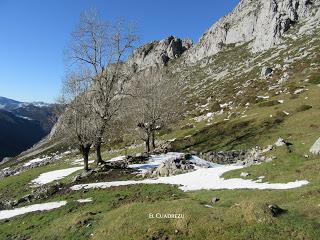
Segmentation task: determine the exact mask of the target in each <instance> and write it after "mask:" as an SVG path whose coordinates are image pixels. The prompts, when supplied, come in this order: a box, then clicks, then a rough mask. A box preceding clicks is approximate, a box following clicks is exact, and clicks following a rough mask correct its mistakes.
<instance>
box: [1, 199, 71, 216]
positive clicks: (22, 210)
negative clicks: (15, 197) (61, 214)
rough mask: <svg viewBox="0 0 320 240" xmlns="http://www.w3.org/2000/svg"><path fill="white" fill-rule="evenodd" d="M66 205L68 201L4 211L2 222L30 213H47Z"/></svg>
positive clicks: (2, 212)
mask: <svg viewBox="0 0 320 240" xmlns="http://www.w3.org/2000/svg"><path fill="white" fill-rule="evenodd" d="M66 204H67V202H66V201H60V202H50V203H41V204H34V205H30V206H26V207H21V208H16V209H12V210H3V211H0V220H3V219H8V218H12V217H15V216H18V215H22V214H25V213H30V212H36V211H47V210H51V209H55V208H59V207H62V206H64V205H66Z"/></svg>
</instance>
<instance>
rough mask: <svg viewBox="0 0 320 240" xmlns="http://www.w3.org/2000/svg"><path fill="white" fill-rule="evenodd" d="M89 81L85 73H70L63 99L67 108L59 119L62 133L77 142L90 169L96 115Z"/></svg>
mask: <svg viewBox="0 0 320 240" xmlns="http://www.w3.org/2000/svg"><path fill="white" fill-rule="evenodd" d="M88 87H89V82H88V80H87V78H86V77H85V76H84V75H83V74H74V73H73V74H70V75H69V76H68V77H67V78H66V80H65V82H64V84H63V93H62V96H63V97H62V99H63V104H64V105H65V106H66V110H65V112H64V114H63V115H61V118H60V119H59V124H60V128H59V131H60V135H62V134H63V136H64V138H66V140H67V141H68V143H69V144H70V143H71V144H75V145H76V146H77V147H78V148H79V151H80V153H81V154H82V156H83V161H84V169H85V170H88V169H89V166H88V159H89V152H90V148H91V146H92V144H93V140H92V139H93V136H94V134H95V131H96V129H95V124H93V123H95V122H96V121H97V119H95V118H96V117H95V115H94V114H92V111H91V107H90V105H89V102H90V99H89V97H88V94H87V90H88Z"/></svg>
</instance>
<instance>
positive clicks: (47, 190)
mask: <svg viewBox="0 0 320 240" xmlns="http://www.w3.org/2000/svg"><path fill="white" fill-rule="evenodd" d="M61 188H62V184H60V183H57V184H54V185H51V186H42V187H39V188H35V189H34V190H32V192H31V194H27V195H25V196H23V197H21V198H18V199H15V200H3V201H0V210H4V209H10V208H13V207H16V206H18V205H20V204H24V203H29V202H31V201H32V200H39V199H47V198H49V197H50V196H52V195H53V194H55V193H57V192H58V191H59V190H60V189H61Z"/></svg>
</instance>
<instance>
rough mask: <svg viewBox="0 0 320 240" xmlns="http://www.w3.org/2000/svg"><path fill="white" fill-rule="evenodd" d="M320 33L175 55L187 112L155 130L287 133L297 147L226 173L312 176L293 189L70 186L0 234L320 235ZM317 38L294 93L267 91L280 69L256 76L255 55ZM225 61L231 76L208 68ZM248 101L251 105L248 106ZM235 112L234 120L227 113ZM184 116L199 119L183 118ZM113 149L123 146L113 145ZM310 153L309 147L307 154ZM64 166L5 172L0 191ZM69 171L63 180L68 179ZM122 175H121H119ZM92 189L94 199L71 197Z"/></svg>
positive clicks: (226, 144)
mask: <svg viewBox="0 0 320 240" xmlns="http://www.w3.org/2000/svg"><path fill="white" fill-rule="evenodd" d="M319 35H320V34H319V31H318V32H317V33H316V34H315V35H314V36H306V37H305V38H303V39H299V40H297V41H295V42H294V43H292V44H291V45H290V47H289V49H284V50H277V49H276V50H274V49H270V50H268V51H265V52H262V53H258V54H251V53H250V52H249V51H248V49H247V47H248V44H244V45H241V46H236V47H234V46H226V47H225V48H224V50H223V51H222V52H220V53H219V54H217V55H216V56H215V57H213V58H208V59H205V60H203V61H204V62H205V61H207V62H208V63H207V65H206V66H205V67H204V66H201V65H200V64H196V65H194V66H191V67H190V66H185V65H183V64H182V63H181V62H182V61H183V57H182V59H181V60H180V59H176V60H175V61H173V62H171V63H170V64H169V67H168V71H169V72H170V71H171V72H174V71H173V69H178V68H179V69H180V70H177V71H176V72H175V73H172V74H171V77H172V78H173V79H176V80H185V81H188V84H185V85H186V88H185V94H186V101H187V103H188V105H189V108H188V110H189V113H188V117H187V118H186V119H184V120H183V121H181V122H179V123H176V124H174V125H173V126H170V129H171V130H170V131H166V132H163V133H161V134H160V135H159V138H160V139H161V140H169V139H176V141H174V143H173V144H174V148H175V150H177V151H197V152H206V151H220V150H231V149H248V148H252V147H255V146H260V147H266V146H268V145H269V144H273V143H274V142H275V141H276V140H277V139H278V138H279V137H282V138H284V139H286V140H288V141H290V142H291V143H292V144H293V146H292V147H291V150H292V151H291V152H289V151H288V150H287V148H286V147H279V148H276V149H274V150H272V151H270V152H269V153H268V155H269V156H275V157H276V159H275V160H274V161H272V162H268V163H263V164H260V165H255V166H251V167H249V168H246V169H240V170H235V171H231V172H227V173H225V174H224V176H223V177H224V178H239V177H240V173H241V172H242V171H246V172H249V173H250V174H251V175H250V176H249V177H247V179H252V180H257V178H258V177H259V176H265V179H263V181H264V182H270V183H287V182H290V181H295V180H308V181H309V182H310V183H309V184H308V185H306V186H304V187H301V188H296V189H291V190H219V191H209V190H207V191H195V192H187V193H184V192H182V191H181V190H179V189H178V187H174V186H168V185H135V186H127V187H113V188H110V189H105V190H102V189H101V190H81V191H77V192H72V191H66V190H64V191H62V192H61V193H58V194H55V195H53V196H52V197H50V198H49V199H47V200H38V201H36V202H35V203H40V202H49V201H57V200H67V201H68V204H67V205H66V206H64V207H61V208H59V209H56V210H52V211H48V212H41V213H30V214H26V215H23V216H18V217H16V218H13V219H10V220H9V221H2V222H1V224H0V239H201V240H202V239H221V240H225V239H228V240H229V239H236V240H239V239H240V240H241V239H245V240H247V239H284V240H287V239H320V217H319V216H320V200H319V199H320V174H319V173H320V157H319V156H311V155H310V153H309V149H310V147H311V146H312V144H313V143H314V142H315V141H316V139H318V138H319V130H320V120H319V119H320V111H319V110H320V88H319V87H318V86H317V85H318V84H320V82H319V70H317V69H316V68H314V67H312V66H311V64H312V63H318V64H319ZM312 38H317V39H316V40H317V42H316V44H315V48H314V49H313V51H314V53H315V55H314V56H312V57H311V56H308V58H305V59H302V60H298V59H297V60H295V61H294V62H293V63H292V65H291V66H290V67H289V68H288V69H287V70H286V71H287V72H288V73H289V75H290V78H289V81H288V83H286V84H285V85H283V86H282V87H281V89H282V90H283V89H287V90H288V92H289V94H286V93H283V92H277V91H278V90H270V91H269V90H268V86H270V85H273V84H275V83H277V81H278V80H279V79H280V78H281V77H282V75H283V71H281V70H279V69H275V71H274V74H273V76H272V77H271V78H268V79H260V72H261V64H259V63H261V62H262V61H264V60H265V59H268V58H269V57H270V56H271V55H272V54H274V53H275V52H277V51H280V55H279V56H281V57H274V58H271V59H268V61H267V62H264V63H263V64H264V65H267V64H268V66H270V67H274V66H275V65H276V64H280V65H283V64H284V61H283V59H284V58H286V57H290V58H291V57H292V56H293V55H294V54H296V53H298V52H299V50H300V48H301V47H302V46H305V47H312V46H311V44H310V46H309V41H310V40H312ZM285 41H290V39H287V40H285ZM287 43H288V42H287ZM246 59H247V60H250V61H249V63H248V67H244V69H245V70H246V71H242V72H241V73H239V70H237V69H238V67H239V65H241V64H243V63H244V62H245V60H246ZM226 69H228V71H229V73H230V74H229V75H227V76H225V77H224V78H223V79H220V80H217V79H215V77H214V74H212V73H217V72H221V71H223V70H226ZM306 79H309V81H305V80H306ZM247 81H249V84H247V87H244V88H243V89H244V92H243V93H242V94H239V95H237V93H238V91H239V89H240V88H239V86H241V85H242V84H245V83H246V82H247ZM196 86H198V88H196ZM300 87H305V89H308V90H306V91H305V92H303V93H301V94H299V95H294V94H292V93H293V92H294V90H295V89H297V88H300ZM258 95H263V96H266V95H269V96H270V99H268V100H262V101H260V100H259V101H257V99H256V96H258ZM209 97H211V98H212V101H211V102H209V104H208V109H207V110H200V109H199V108H198V107H195V104H198V106H199V105H203V104H206V103H207V99H208V98H209ZM230 100H232V101H234V102H236V103H239V104H238V106H237V108H235V109H233V110H226V111H225V113H224V114H222V115H220V116H217V117H215V118H214V120H213V121H212V122H211V123H210V124H211V125H208V122H199V123H197V122H195V121H194V120H193V119H192V118H193V117H196V116H199V115H202V114H206V113H207V112H210V111H212V112H213V111H219V110H220V104H222V103H226V102H229V101H230ZM278 100H284V103H283V104H279V102H278ZM248 102H249V103H250V106H249V107H248V108H246V107H245V105H246V103H248ZM284 111H286V112H289V115H288V116H287V115H286V114H284V113H283V112H284ZM232 112H233V113H234V114H233V116H232V117H231V118H230V120H229V121H225V120H224V119H225V118H226V117H227V116H228V114H229V113H232ZM239 114H240V115H239ZM188 124H192V125H193V127H192V128H190V127H184V126H186V125H188ZM130 141H131V139H130ZM130 141H129V140H128V142H125V141H123V142H119V143H117V144H115V145H113V146H104V153H103V158H104V159H110V158H112V157H116V156H119V155H124V154H136V153H139V152H143V151H144V149H143V147H139V148H135V149H128V150H125V149H123V148H122V147H123V146H125V145H127V144H128V143H129V142H130ZM46 147H48V146H46ZM56 148H57V147H55V149H56ZM110 148H112V149H113V150H115V149H117V151H114V152H113V153H111V152H109V150H110ZM48 151H49V150H48ZM46 152H47V151H46ZM306 154H307V155H310V156H309V157H308V158H305V156H304V155H306ZM70 161H71V159H69V162H70ZM68 166H69V165H68V164H67V163H65V162H64V161H59V162H57V163H56V164H53V165H48V166H44V167H40V168H36V169H31V170H28V171H27V172H25V173H22V174H20V175H17V176H12V177H8V178H5V179H3V180H1V181H0V193H1V195H0V197H1V198H16V197H19V196H23V195H24V194H27V193H28V192H30V190H31V189H30V187H29V185H28V184H29V182H30V181H31V180H32V179H34V178H36V177H37V176H38V175H39V174H41V173H43V172H47V171H52V170H56V169H62V168H65V167H68ZM72 177H73V176H69V177H67V178H65V179H63V180H62V182H63V183H64V184H66V185H68V184H70V181H71V179H72ZM122 179H123V176H122V178H121V177H119V178H118V179H115V180H122ZM88 197H92V198H93V200H94V201H93V202H92V203H84V204H79V203H77V202H75V200H77V199H80V198H88ZM213 197H218V198H220V201H219V202H217V203H215V204H214V205H213V208H208V207H205V205H207V204H211V199H212V198H213ZM268 203H273V204H277V205H279V206H280V207H282V208H284V209H286V210H288V211H287V213H285V214H283V215H281V216H279V217H277V218H275V217H273V216H272V215H271V214H270V212H269V211H268V209H267V207H266V205H267V204H268ZM150 213H153V214H156V213H162V214H166V213H181V214H184V218H183V219H150V218H149V217H148V216H149V214H150Z"/></svg>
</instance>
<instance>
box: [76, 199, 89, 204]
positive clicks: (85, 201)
mask: <svg viewBox="0 0 320 240" xmlns="http://www.w3.org/2000/svg"><path fill="white" fill-rule="evenodd" d="M77 202H78V203H88V202H92V198H85V199H78V200H77Z"/></svg>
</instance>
